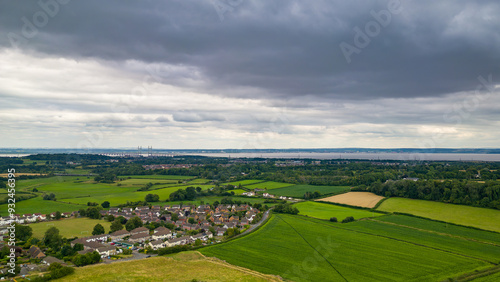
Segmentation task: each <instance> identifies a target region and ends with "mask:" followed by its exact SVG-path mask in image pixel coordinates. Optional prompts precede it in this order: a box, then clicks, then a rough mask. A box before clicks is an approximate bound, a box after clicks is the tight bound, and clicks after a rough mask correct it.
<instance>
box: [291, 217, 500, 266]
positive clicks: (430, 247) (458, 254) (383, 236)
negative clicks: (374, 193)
mask: <svg viewBox="0 0 500 282" xmlns="http://www.w3.org/2000/svg"><path fill="white" fill-rule="evenodd" d="M297 218H299V219H301V220H303V221H307V220H306V219H304V218H301V217H300V216H298V217H297ZM317 224H321V225H324V226H329V227H331V228H337V229H342V230H346V231H351V232H355V233H359V234H366V235H371V236H376V237H381V238H386V239H390V240H395V241H399V242H403V243H407V244H411V245H415V246H419V247H424V248H428V249H432V250H436V251H441V252H445V253H449V254H453V255H457V256H461V257H466V258H470V259H475V260H479V261H483V262H487V263H490V264H493V265H498V262H493V261H490V260H486V259H483V258H478V257H474V256H470V255H466V254H462V253H457V252H453V251H449V250H444V249H440V248H436V247H432V246H427V245H424V244H419V243H415V242H410V241H406V240H402V239H398V238H394V237H390V236H385V235H380V234H374V233H370V232H365V231H360V230H353V229H350V228H345V227H339V226H335V225H333V224H326V223H321V222H317Z"/></svg>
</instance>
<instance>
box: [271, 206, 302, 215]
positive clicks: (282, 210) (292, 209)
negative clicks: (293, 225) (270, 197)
mask: <svg viewBox="0 0 500 282" xmlns="http://www.w3.org/2000/svg"><path fill="white" fill-rule="evenodd" d="M274 211H275V212H277V213H288V214H298V213H299V209H297V208H296V207H294V206H292V205H291V204H278V205H276V207H274Z"/></svg>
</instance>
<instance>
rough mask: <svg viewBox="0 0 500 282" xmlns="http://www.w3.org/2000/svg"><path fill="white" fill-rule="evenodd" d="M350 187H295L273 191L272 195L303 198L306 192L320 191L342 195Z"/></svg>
mask: <svg viewBox="0 0 500 282" xmlns="http://www.w3.org/2000/svg"><path fill="white" fill-rule="evenodd" d="M350 189H351V188H350V187H349V186H316V185H293V186H288V187H284V188H278V189H273V191H272V192H270V193H272V194H274V195H277V196H287V197H296V198H302V197H303V196H304V194H305V193H306V192H315V191H318V192H320V193H321V194H331V193H335V194H336V193H342V192H344V191H348V190H350Z"/></svg>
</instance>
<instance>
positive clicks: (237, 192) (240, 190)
mask: <svg viewBox="0 0 500 282" xmlns="http://www.w3.org/2000/svg"><path fill="white" fill-rule="evenodd" d="M228 192H230V193H231V192H234V194H235V195H241V193H244V192H246V191H245V190H243V189H234V190H230V191H228Z"/></svg>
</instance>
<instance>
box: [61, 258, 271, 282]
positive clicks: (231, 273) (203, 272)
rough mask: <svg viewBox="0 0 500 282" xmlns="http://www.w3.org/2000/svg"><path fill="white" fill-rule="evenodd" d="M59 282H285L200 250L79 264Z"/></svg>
mask: <svg viewBox="0 0 500 282" xmlns="http://www.w3.org/2000/svg"><path fill="white" fill-rule="evenodd" d="M57 281H96V282H98V281H144V282H146V281H148V282H149V281H255V282H260V281H277V282H278V281H281V280H280V279H278V277H277V276H274V275H268V274H263V273H260V272H257V271H254V270H250V269H247V268H244V267H240V266H236V265H232V264H229V263H227V262H224V261H221V260H218V259H216V258H207V257H205V256H204V255H202V254H200V253H199V252H184V253H179V254H174V255H171V256H161V257H152V258H147V259H141V260H133V261H123V262H120V261H116V262H114V263H111V264H96V265H89V266H85V267H77V268H76V271H75V273H74V274H72V275H70V276H67V277H64V278H62V279H60V280H57Z"/></svg>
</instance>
